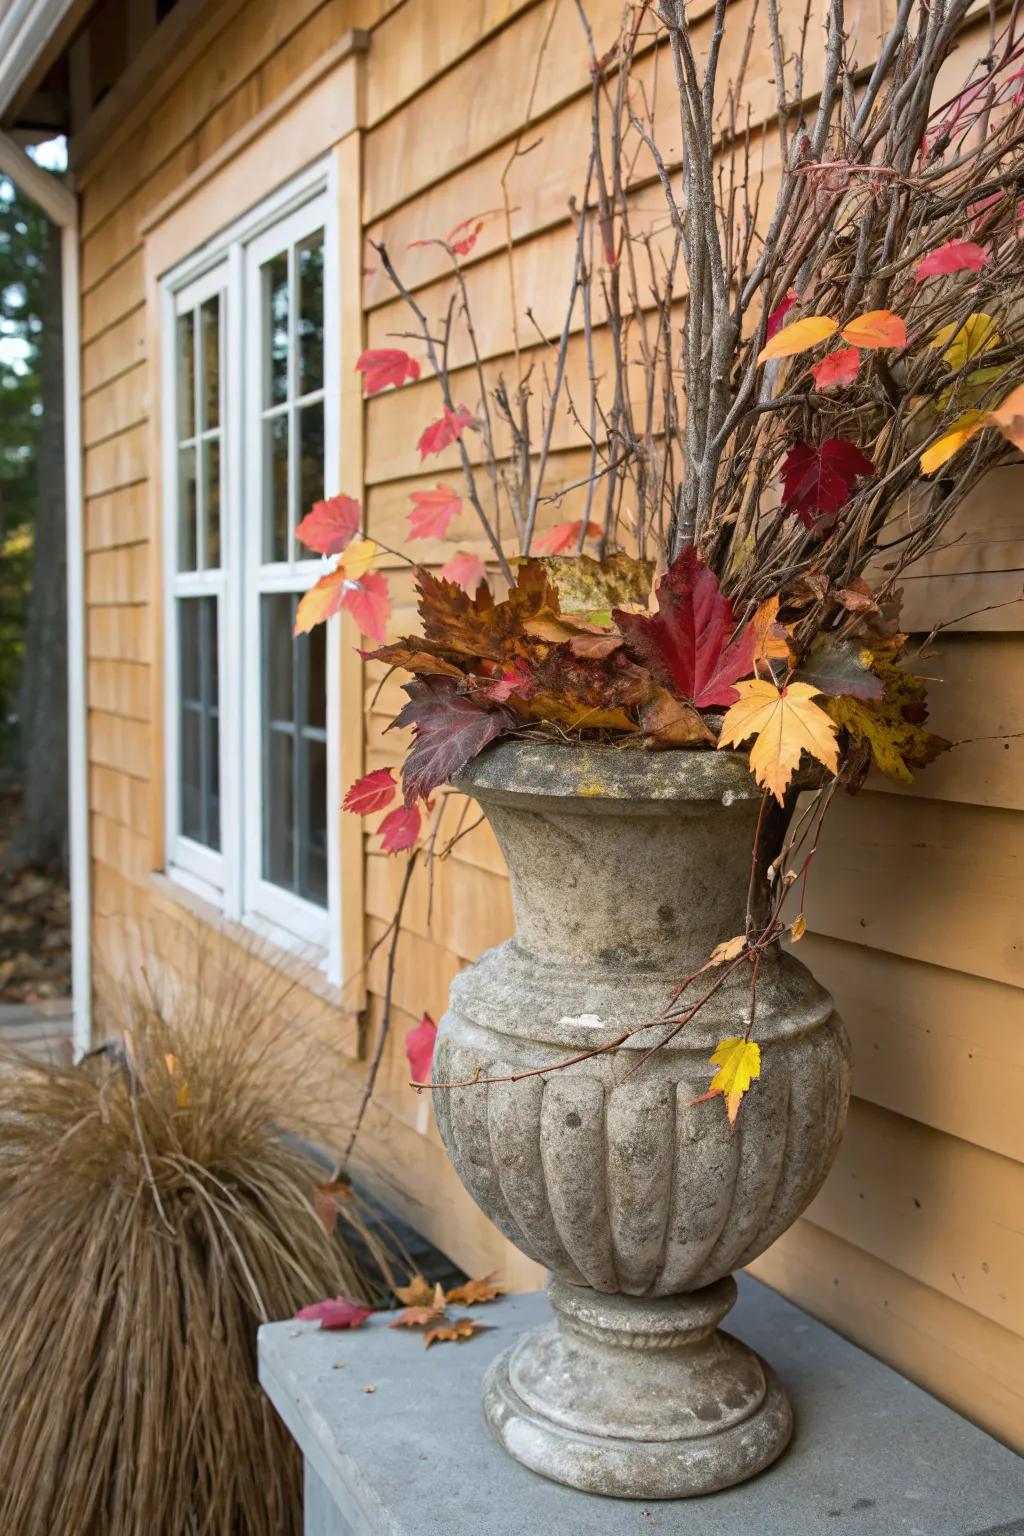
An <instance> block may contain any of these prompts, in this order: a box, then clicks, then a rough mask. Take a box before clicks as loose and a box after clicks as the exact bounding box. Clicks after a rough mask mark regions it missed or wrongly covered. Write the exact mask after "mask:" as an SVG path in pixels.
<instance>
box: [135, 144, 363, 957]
mask: <svg viewBox="0 0 1024 1536" xmlns="http://www.w3.org/2000/svg"><path fill="white" fill-rule="evenodd" d="M337 208H338V195H337V185H336V168H335V162H334V159H333V157H329V158H327V159H326V160H320V161H318V162H316V163H315V164H313V165H310V166H308V167H307V168H306V169H305V170H304V171H303V172H301V173H300V175H298V176H297V177H294V178H293V179H292V180H291V181H289V182H288V183H287V184H286V185H285V186H283V187H280V188H278V189H277V190H276V191H275V192H273V193H272V194H270V195H269V196H268V197H266V198H264V199H263V200H262V201H261V202H260V203H258V204H257V205H256V206H255V207H254V208H252V209H251V210H250V211H249V212H248V213H247V214H245V215H244V217H242V218H241V219H238V220H236V221H235V222H234V223H233V224H231V225H229V226H228V227H227V228H226V229H225V230H223V231H222V232H221V233H220V234H219V235H218V236H216V237H214V238H213V239H212V240H210V241H207V242H206V244H205V245H203V246H202V247H200V248H199V249H198V250H197V251H195V252H193V253H192V254H191V255H190V256H188V257H187V258H186V259H185V260H184V261H183V262H180V263H179V264H178V265H177V266H176V267H174V268H173V269H172V270H171V271H170V272H168V273H166V274H165V275H164V277H163V278H162V279H161V285H160V286H161V308H160V313H161V330H162V343H163V355H162V372H161V392H162V402H163V403H162V413H161V415H162V421H161V431H162V441H163V455H162V457H163V523H164V530H163V534H164V538H163V552H164V570H165V580H164V604H165V622H164V684H165V719H164V741H165V751H164V801H165V817H166V820H165V827H166V838H165V846H166V850H167V854H166V864H167V874H168V875H169V877H170V878H171V879H172V880H176V881H177V882H178V883H179V884H180V885H182V886H183V887H184V888H185V889H187V890H189V891H191V892H193V893H194V894H196V895H199V896H202V897H204V898H205V899H206V900H207V901H210V902H211V903H212V904H213V905H215V906H216V907H218V908H219V909H220V910H221V911H222V912H223V913H224V915H225V917H227V918H229V919H231V920H233V921H238V922H241V923H243V924H244V925H245V926H246V927H248V928H250V929H251V930H252V931H253V932H255V933H257V934H259V935H260V936H261V937H263V938H266V939H269V940H271V941H272V942H273V943H275V944H277V945H279V946H280V947H281V948H283V949H287V950H290V951H293V952H296V953H300V954H303V955H305V956H306V957H308V958H309V959H310V960H311V961H312V962H313V963H315V964H317V965H318V966H319V967H320V969H322V970H323V971H324V972H325V973H326V975H327V978H328V980H329V981H331V982H334V983H335V984H339V983H340V980H341V933H342V914H341V869H340V860H339V833H340V828H339V818H340V798H341V786H340V755H341V753H340V714H341V698H340V692H341V666H340V625H339V621H338V620H337V619H332V620H331V621H330V623H329V624H328V628H327V636H326V655H327V667H326V672H327V678H326V683H327V906H326V907H320V906H317V905H316V904H314V903H312V902H309V901H306V900H304V899H303V898H302V897H299V896H296V895H294V894H293V893H292V892H289V891H285V890H283V889H282V888H280V887H277V886H274V885H271V884H270V883H269V882H268V881H266V880H264V879H262V878H261V876H260V868H261V848H262V828H261V799H262V783H261V772H260V761H261V755H260V747H259V722H260V685H261V678H260V667H259V663H258V660H257V661H256V664H255V665H254V664H253V662H254V658H258V656H259V654H260V650H259V644H258V629H255V628H254V624H256V625H258V613H259V593H260V591H261V590H262V591H269V590H279V591H280V590H287V591H295V590H304V589H305V588H307V587H309V586H311V585H312V584H313V582H314V581H316V579H317V578H318V577H319V576H320V575H321V574H322V572H323V569H324V565H323V562H322V561H320V560H316V559H313V560H301V561H295V562H294V563H291V564H284V565H281V566H278V567H273V566H264V567H262V570H261V571H260V572H259V584H257V580H256V570H257V568H258V563H257V564H254V560H257V562H258V555H259V545H258V541H257V539H256V538H255V537H253V536H252V530H250V536H249V537H243V527H242V518H243V515H244V512H243V509H244V508H246V507H250V508H251V507H252V505H253V504H254V503H253V500H252V494H251V493H252V488H253V485H254V483H255V484H257V485H258V480H257V481H256V482H254V480H253V475H254V472H255V473H256V474H257V475H258V473H259V461H258V457H257V455H258V453H259V444H258V439H257V438H256V437H255V432H254V426H255V421H256V420H257V419H258V411H257V413H256V415H255V416H254V408H253V400H252V394H251V390H252V380H251V378H250V374H251V375H253V376H255V374H256V370H255V368H252V367H249V368H247V366H246V357H247V354H249V355H250V356H251V354H252V348H253V338H254V336H255V330H254V327H255V325H256V324H257V323H258V320H257V318H256V317H257V316H258V311H253V310H252V308H251V307H250V305H249V302H248V301H249V289H248V286H247V285H248V284H249V282H250V281H251V277H250V274H251V270H252V268H253V266H254V263H253V262H252V261H251V260H250V259H249V252H250V250H251V249H252V248H253V247H254V246H256V245H257V243H258V242H259V240H260V237H261V236H262V235H263V234H264V233H265V232H267V231H270V230H274V231H275V233H276V232H278V230H280V231H281V242H282V243H284V240H285V239H286V238H292V236H291V235H287V236H286V235H285V234H284V232H283V231H284V225H285V221H288V222H289V224H291V220H292V216H294V217H295V219H296V220H297V223H296V224H295V226H294V227H296V228H304V220H306V221H309V225H308V228H309V230H312V229H318V228H321V227H322V228H323V230H324V337H325V347H324V438H325V463H324V478H325V483H326V486H327V488H328V491H330V490H331V489H332V488H336V487H337V486H338V484H339V480H340V461H341V451H340V443H339V424H340V420H341V414H340V405H339V402H340V393H341V379H340V368H341V351H342V348H341V345H340V339H341V338H340V326H341V313H340V302H339V301H340V294H339V252H338V219H337ZM207 282H209V283H211V284H212V285H213V286H212V288H211V289H210V291H211V292H212V291H216V289H217V287H218V286H219V285H223V286H224V288H225V298H224V300H223V301H222V303H223V309H222V320H221V357H222V363H223V370H222V378H223V386H222V387H223V391H224V400H225V402H226V404H225V409H224V418H225V419H224V424H223V427H222V437H221V477H222V491H221V541H222V552H221V570H220V572H219V573H217V579H218V580H219V583H220V585H219V587H217V589H216V590H217V591H218V594H219V596H220V604H219V610H218V613H219V635H218V649H219V658H220V670H221V686H220V688H219V709H220V818H221V829H220V830H221V850H222V851H221V853H219V854H216V853H213V852H212V850H210V849H206V848H202V847H200V846H199V845H198V844H196V843H193V842H191V840H189V839H187V838H183V837H182V836H181V834H180V831H179V821H178V814H179V813H178V805H177V800H178V761H177V754H178V722H177V701H178V693H177V668H178V660H177V627H176V623H175V615H174V608H175V602H174V597H175V595H186V592H185V590H184V586H188V588H189V593H191V586H192V585H193V584H195V583H196V582H198V581H201V582H203V583H210V582H212V581H213V580H214V573H202V575H201V576H199V577H193V576H189V577H186V578H182V577H179V576H178V575H177V569H176V568H177V557H176V537H177V511H176V486H177V443H176V440H175V430H174V415H175V410H176V405H175V401H176V386H175V372H174V370H175V347H174V319H175V313H176V308H177V306H178V305H180V304H182V298H183V296H187V295H188V293H189V291H190V290H191V289H192V288H193V286H194V288H195V291H196V292H197V293H199V292H203V285H204V284H205V283H207ZM243 296H244V297H243ZM246 317H248V318H246ZM247 332H248V334H247ZM327 338H330V340H329V341H328V340H327ZM231 402H234V408H233V409H232V408H231ZM229 573H230V576H229ZM182 583H184V586H182V585H181V584H182ZM203 590H204V591H206V590H213V588H212V587H209V588H208V587H207V586H205V585H204V587H203ZM196 595H198V588H197V593H196ZM254 636H255V642H254ZM238 677H241V678H242V680H243V681H242V690H241V695H239V693H238V690H236V689H233V688H231V687H225V686H224V679H231V678H238ZM239 698H241V703H242V707H241V708H238V707H237V705H238V702H239Z"/></svg>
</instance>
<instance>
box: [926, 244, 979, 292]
mask: <svg viewBox="0 0 1024 1536" xmlns="http://www.w3.org/2000/svg"><path fill="white" fill-rule="evenodd" d="M988 259H989V254H988V251H986V250H983V249H982V247H981V246H980V245H976V244H975V243H974V241H973V240H947V241H946V243H945V245H940V246H938V247H937V248H936V249H935V250H934V251H929V252H928V255H927V256H926V257H925V258H924V260H923V261H920V262H918V264H917V266H916V267H915V268H914V280H915V282H918V283H923V282H924V280H925V278H926V277H941V276H945V275H946V274H948V273H950V272H980V271H981V269H982V267H983V266H985V264H986V262H987V261H988Z"/></svg>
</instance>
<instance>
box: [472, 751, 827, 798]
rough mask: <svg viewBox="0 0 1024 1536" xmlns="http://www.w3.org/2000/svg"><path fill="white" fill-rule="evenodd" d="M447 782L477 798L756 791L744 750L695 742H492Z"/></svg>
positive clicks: (756, 794)
mask: <svg viewBox="0 0 1024 1536" xmlns="http://www.w3.org/2000/svg"><path fill="white" fill-rule="evenodd" d="M802 782H803V781H802V779H801V780H800V783H801V786H802ZM811 782H813V780H811ZM452 785H453V787H454V788H455V789H459V790H462V791H463V792H464V793H466V794H469V795H473V796H474V797H475V798H476V799H481V798H484V797H489V796H492V795H501V796H502V797H505V796H511V795H514V796H518V795H522V796H528V797H529V798H530V799H536V798H538V797H542V798H550V799H558V800H584V801H595V800H596V801H601V800H613V801H614V800H628V801H631V802H633V803H638V802H639V803H643V802H656V801H666V800H668V801H672V800H696V801H715V800H717V801H721V802H723V803H724V804H726V805H730V804H733V803H734V802H736V801H739V800H760V798H761V795H762V793H763V791H762V790H761V788H760V787H759V786H758V784H757V782H756V780H755V778H754V775H753V774H752V773H751V771H750V767H749V764H748V761H747V755H746V753H743V752H730V751H713V750H711V749H699V748H682V749H673V750H669V751H666V752H651V751H645V750H644V749H642V748H640V747H632V746H630V747H622V746H609V745H598V744H591V743H574V744H572V745H568V744H563V743H561V742H554V741H536V740H530V741H516V740H512V741H498V742H494V743H492V745H491V746H489V747H486V748H485V749H484V750H483V751H482V752H481V753H480V754H479V755H478V756H477V757H475V758H473V759H472V760H471V761H470V762H468V763H467V764H466V765H465V767H464V768H462V769H460V771H459V773H458V774H457V775H455V776H454V777H453V779H452Z"/></svg>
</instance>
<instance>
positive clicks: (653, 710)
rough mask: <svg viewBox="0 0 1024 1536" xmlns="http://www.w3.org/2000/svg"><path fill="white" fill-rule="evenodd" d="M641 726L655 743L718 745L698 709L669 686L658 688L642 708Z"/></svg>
mask: <svg viewBox="0 0 1024 1536" xmlns="http://www.w3.org/2000/svg"><path fill="white" fill-rule="evenodd" d="M640 729H641V730H642V731H643V732H644V734H645V735H646V736H648V737H649V738H650V740H649V742H645V743H644V745H645V746H647V745H649V746H652V747H665V748H667V747H692V746H694V745H696V743H697V742H705V743H707V744H708V745H714V740H715V738H714V735H713V733H712V732H711V731H710V730H709V729H708V727H707V726H706V725H705V723H704V721H703V720H702V719H701V717H700V715H698V713H697V711H696V710H695V709H691V707H690V705H689V704H684V703H683V701H682V699H677V698H676V696H675V694H674V693H669V691H668V689H667V688H656V689H655V690H654V692H653V694H652V695H651V697H650V698H649V699H648V700H647V702H646V703H645V704H644V705H643V706H642V708H641V710H640Z"/></svg>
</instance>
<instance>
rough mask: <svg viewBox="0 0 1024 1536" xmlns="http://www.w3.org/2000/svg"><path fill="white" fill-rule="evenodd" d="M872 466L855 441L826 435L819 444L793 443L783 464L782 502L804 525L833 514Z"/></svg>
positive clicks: (809, 526)
mask: <svg viewBox="0 0 1024 1536" xmlns="http://www.w3.org/2000/svg"><path fill="white" fill-rule="evenodd" d="M874 472H875V466H874V465H873V464H872V462H871V460H870V459H868V458H865V456H864V454H862V453H861V451H860V449H859V448H858V447H857V446H856V444H855V443H848V442H846V441H845V439H844V438H841V437H829V438H826V439H825V441H824V442H823V443H821V444H815V443H794V445H793V447H792V448H791V449H790V450H789V452H788V453H787V454H786V459H785V462H784V464H783V466H782V502H783V506H784V507H785V508H786V510H787V512H795V513H796V515H797V517H798V518H799V519H800V521H801V522H802V523H803V524H804V526H805V527H807V528H814V527H815V526H816V525H817V524H818V523H820V522H821V521H822V520H823V519H824V518H827V517H833V516H834V515H835V514H836V513H837V512H838V511H839V508H840V507H842V506H845V504H846V503H847V502H848V501H849V499H850V497H851V496H852V495H853V487H854V483H855V482H856V481H857V480H859V479H860V478H861V476H863V475H873V474H874Z"/></svg>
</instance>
